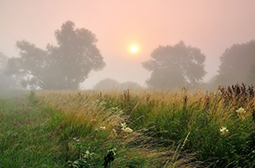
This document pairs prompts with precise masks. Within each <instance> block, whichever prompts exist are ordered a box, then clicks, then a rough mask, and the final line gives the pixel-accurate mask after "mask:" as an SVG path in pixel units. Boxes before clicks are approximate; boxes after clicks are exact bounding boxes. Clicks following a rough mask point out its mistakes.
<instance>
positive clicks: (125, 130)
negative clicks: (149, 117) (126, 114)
mask: <svg viewBox="0 0 255 168" xmlns="http://www.w3.org/2000/svg"><path fill="white" fill-rule="evenodd" d="M121 130H122V131H124V132H126V133H131V132H133V130H132V129H131V128H129V127H126V128H121Z"/></svg>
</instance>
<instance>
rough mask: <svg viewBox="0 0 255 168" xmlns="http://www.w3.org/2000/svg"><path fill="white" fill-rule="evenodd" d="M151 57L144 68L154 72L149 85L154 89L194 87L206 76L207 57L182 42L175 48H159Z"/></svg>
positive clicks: (144, 64) (148, 82)
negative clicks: (205, 62) (205, 63)
mask: <svg viewBox="0 0 255 168" xmlns="http://www.w3.org/2000/svg"><path fill="white" fill-rule="evenodd" d="M151 57H152V59H151V60H149V61H146V62H144V63H143V67H144V68H145V69H147V70H149V71H152V74H151V78H150V79H149V80H148V81H147V84H148V85H149V86H151V87H153V88H167V89H175V88H176V87H180V86H181V87H183V86H186V85H190V86H192V87H194V86H196V85H197V84H198V82H199V81H200V80H201V79H202V78H203V77H204V75H205V70H204V61H205V55H204V54H202V53H201V52H200V50H199V49H198V48H195V47H190V46H186V45H185V44H184V42H182V41H180V42H179V43H178V44H176V45H174V46H165V47H164V46H159V47H158V48H157V49H155V50H154V51H153V52H152V54H151Z"/></svg>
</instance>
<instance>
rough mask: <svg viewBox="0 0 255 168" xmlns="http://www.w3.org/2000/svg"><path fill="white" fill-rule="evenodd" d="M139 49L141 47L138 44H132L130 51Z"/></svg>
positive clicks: (134, 51)
mask: <svg viewBox="0 0 255 168" xmlns="http://www.w3.org/2000/svg"><path fill="white" fill-rule="evenodd" d="M138 50H139V48H138V46H137V45H132V46H131V47H130V51H131V52H132V53H137V52H138Z"/></svg>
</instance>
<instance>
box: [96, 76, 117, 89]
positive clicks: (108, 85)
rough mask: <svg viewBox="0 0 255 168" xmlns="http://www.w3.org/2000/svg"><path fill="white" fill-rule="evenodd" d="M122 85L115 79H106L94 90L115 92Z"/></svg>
mask: <svg viewBox="0 0 255 168" xmlns="http://www.w3.org/2000/svg"><path fill="white" fill-rule="evenodd" d="M119 85H120V83H119V82H118V81H116V80H114V79H110V78H106V79H103V80H101V81H99V82H98V83H97V84H96V85H95V86H94V87H93V89H94V90H114V89H118V88H119Z"/></svg>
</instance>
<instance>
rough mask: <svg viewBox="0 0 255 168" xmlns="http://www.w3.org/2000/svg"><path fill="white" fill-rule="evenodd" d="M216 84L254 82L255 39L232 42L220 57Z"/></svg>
mask: <svg viewBox="0 0 255 168" xmlns="http://www.w3.org/2000/svg"><path fill="white" fill-rule="evenodd" d="M220 61H221V64H220V66H219V71H218V74H217V76H216V84H224V85H232V84H236V83H238V82H239V83H241V82H244V83H246V84H254V83H255V75H254V73H255V41H254V40H252V41H250V42H248V43H243V44H234V45H233V46H232V47H230V48H227V49H226V50H225V52H224V53H223V54H222V56H221V57H220Z"/></svg>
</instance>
